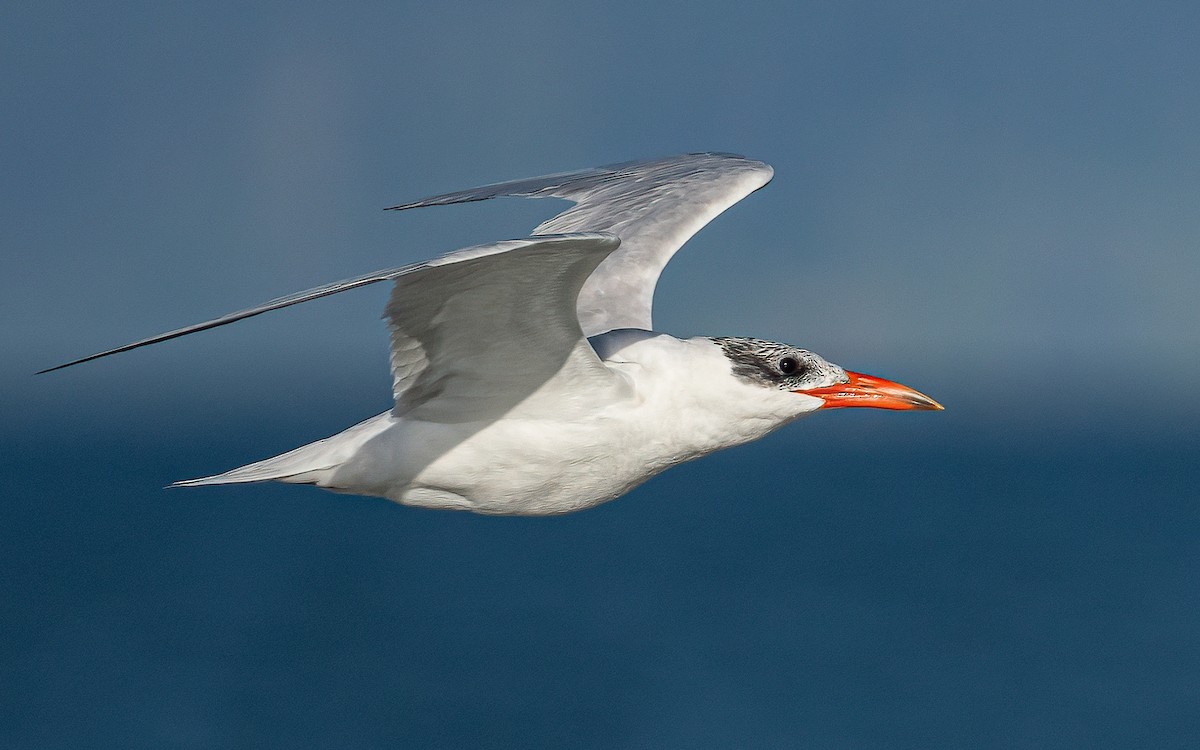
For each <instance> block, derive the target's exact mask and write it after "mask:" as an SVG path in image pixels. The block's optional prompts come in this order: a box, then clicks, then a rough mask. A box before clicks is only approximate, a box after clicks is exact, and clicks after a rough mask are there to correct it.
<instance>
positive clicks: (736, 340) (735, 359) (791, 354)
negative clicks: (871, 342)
mask: <svg viewBox="0 0 1200 750" xmlns="http://www.w3.org/2000/svg"><path fill="white" fill-rule="evenodd" d="M713 341H714V342H716V343H717V344H718V345H719V346H720V347H721V348H722V349H723V350H724V351H725V356H726V357H727V358H728V359H729V362H730V368H731V369H732V370H733V374H734V375H736V376H738V377H740V378H743V379H745V380H748V381H750V382H752V383H758V384H760V385H765V386H771V387H775V388H779V389H780V390H785V391H797V390H804V389H805V388H812V387H815V386H817V385H822V384H825V383H828V382H836V381H837V380H841V381H843V382H844V381H845V374H844V373H843V372H841V371H840V369H839V368H837V367H836V366H834V365H831V364H829V363H828V362H826V361H825V360H823V359H821V358H820V357H818V356H817V355H816V354H813V353H812V352H810V351H808V350H806V349H800V348H797V347H795V346H791V345H790V344H780V343H778V342H775V341H763V340H762V339H751V338H742V337H737V336H721V337H717V338H714V339H713ZM786 358H791V359H794V360H795V362H796V368H795V369H794V370H793V371H792V372H790V373H785V372H783V369H781V368H780V363H781V362H782V361H783V360H784V359H786Z"/></svg>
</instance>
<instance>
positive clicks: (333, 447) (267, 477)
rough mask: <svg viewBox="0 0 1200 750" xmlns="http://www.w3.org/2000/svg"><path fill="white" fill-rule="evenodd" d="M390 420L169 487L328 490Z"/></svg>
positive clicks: (383, 418)
mask: <svg viewBox="0 0 1200 750" xmlns="http://www.w3.org/2000/svg"><path fill="white" fill-rule="evenodd" d="M390 416H391V414H390V412H384V413H383V414H380V415H378V416H375V417H372V418H370V419H368V420H366V421H365V422H360V423H358V424H356V425H355V426H353V427H351V428H350V429H348V430H345V431H343V432H339V433H338V434H337V435H334V436H332V437H327V438H325V439H324V440H318V441H316V442H315V443H309V444H308V445H302V446H300V447H299V448H296V449H294V450H290V451H288V452H287V453H283V454H280V455H278V456H275V457H273V458H268V459H265V460H263V461H256V462H254V463H252V464H246V465H245V466H239V467H238V468H236V469H230V470H229V471H226V472H224V473H223V474H214V475H212V476H208V477H199V478H197V479H184V480H182V481H179V482H174V483H172V484H171V485H170V486H171V487H203V486H206V485H213V484H243V483H246V482H268V481H276V482H287V483H289V484H316V485H320V486H328V480H329V478H330V476H331V475H332V474H333V472H334V471H335V470H336V469H337V468H338V467H339V466H341V465H342V464H343V463H345V462H346V461H347V460H348V459H349V458H350V457H351V456H353V455H354V453H355V452H356V451H357V450H358V448H359V447H360V446H361V445H362V444H363V443H365V442H366V441H367V440H370V439H371V438H372V437H374V436H375V435H377V434H379V433H380V432H381V431H383V429H384V428H386V427H387V426H388V423H389V418H390Z"/></svg>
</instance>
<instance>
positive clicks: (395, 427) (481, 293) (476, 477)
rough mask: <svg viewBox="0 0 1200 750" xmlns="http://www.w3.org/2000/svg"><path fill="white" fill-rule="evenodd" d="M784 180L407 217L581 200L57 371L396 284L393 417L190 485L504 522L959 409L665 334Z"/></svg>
mask: <svg viewBox="0 0 1200 750" xmlns="http://www.w3.org/2000/svg"><path fill="white" fill-rule="evenodd" d="M772 174H773V171H772V169H771V167H769V166H768V165H766V164H764V163H762V162H759V161H753V160H750V159H746V158H743V157H740V156H734V155H731V154H716V153H704V154H686V155H683V156H675V157H670V158H666V159H657V160H647V161H633V162H627V163H623V164H615V165H611V166H606V167H598V168H594V169H585V170H581V171H577V172H566V173H562V174H555V175H548V176H544V177H534V178H530V179H525V180H516V181H512V182H502V183H497V184H494V185H487V186H484V187H480V188H474V189H470V190H463V191H459V192H454V193H447V194H444V195H438V196H435V197H432V198H426V199H425V200H421V201H416V202H414V203H406V204H403V205H399V206H393V207H392V209H391V210H404V209H411V208H418V207H422V206H444V205H449V204H454V203H467V202H471V201H481V200H487V199H489V198H495V197H498V196H523V197H537V198H540V197H554V198H563V199H566V200H568V201H572V202H573V203H574V205H572V206H571V207H570V208H568V209H567V210H566V211H563V212H562V213H560V214H558V215H557V216H555V217H553V218H551V219H549V220H547V221H546V222H544V223H542V224H541V225H540V226H538V227H537V228H536V229H535V230H534V232H533V234H532V235H531V236H530V237H528V238H525V239H519V240H510V241H506V242H495V243H491V244H486V245H478V246H475V247H469V248H465V249H462V250H457V251H454V252H451V253H449V254H446V255H443V256H441V257H439V258H435V259H433V260H429V261H426V262H423V263H416V264H413V265H409V266H403V267H400V268H392V269H387V270H383V271H378V272H376V273H371V274H366V275H364V276H358V277H356V278H352V279H346V280H344V281H339V282H335V283H332V284H326V285H324V286H320V287H317V288H314V289H309V290H306V291H303V292H297V293H295V294H290V295H287V296H285V297H280V298H278V299H275V300H272V301H270V302H266V303H264V304H262V305H258V306H256V307H251V308H248V309H246V310H241V311H239V312H235V313H230V314H228V315H224V316H222V317H219V318H215V319H213V320H209V321H207V322H204V323H199V324H196V325H192V326H187V327H185V328H180V329H177V330H174V331H169V332H167V333H163V334H160V335H157V336H152V337H150V338H146V339H142V340H140V341H136V342H134V343H131V344H127V345H125V346H121V347H117V348H115V349H110V350H108V351H104V352H100V353H99V354H93V355H91V356H88V357H83V358H81V359H77V360H74V361H72V362H68V363H66V364H62V365H58V366H57V367H52V368H49V369H48V370H43V371H42V372H49V371H51V370H58V369H61V368H64V367H69V366H71V365H76V364H80V363H82V362H87V361H89V360H93V359H97V358H99V357H105V356H108V355H110V354H116V353H118V352H124V351H128V350H130V349H136V348H138V347H141V346H147V345H149V344H154V343H157V342H160V341H166V340H167V339H172V338H176V337H178V336H184V335H186V334H190V333H195V332H197V331H202V330H206V329H209V328H215V327H217V326H222V325H226V324H228V323H233V322H235V321H238V320H242V319H244V318H248V317H251V316H253V315H259V314H261V313H264V312H268V311H270V310H276V309H279V308H281V307H287V306H289V305H295V304H299V303H301V302H307V301H309V300H313V299H317V298H319V297H326V296H328V295H331V294H337V293H339V292H344V291H347V290H349V289H355V288H357V287H361V286H365V285H367V284H374V283H377V282H381V281H390V282H392V283H393V284H394V287H393V289H392V292H391V296H390V298H389V301H388V303H387V307H386V310H385V314H384V317H385V319H386V320H387V323H388V327H389V328H390V331H391V368H392V375H393V387H392V391H393V396H394V404H393V406H392V408H391V409H390V410H388V411H386V412H384V413H383V414H380V415H378V416H375V417H372V418H370V419H368V420H366V421H364V422H360V423H359V424H357V425H354V426H353V427H350V428H349V429H347V430H345V431H343V432H340V433H338V434H336V435H333V436H332V437H328V438H325V439H324V440H318V441H317V442H315V443H310V444H308V445H304V446H301V447H299V448H296V449H295V450H292V451H289V452H287V453H284V454H282V455H279V456H275V457H274V458H268V459H266V460H263V461H258V462H256V463H252V464H248V465H246V466H242V467H240V468H236V469H233V470H231V471H227V472H225V473H223V474H217V475H214V476H209V477H202V478H199V479H189V480H185V481H181V482H176V483H175V484H174V485H172V486H179V487H195V486H200V485H219V484H234V483H241V482H260V481H267V480H274V481H279V482H288V483H294V484H311V485H316V486H318V487H323V488H325V489H329V490H333V491H335V492H343V493H351V494H359V495H374V496H380V497H385V498H388V499H390V500H393V501H396V502H398V503H403V504H405V505H414V506H421V507H427V508H446V509H455V510H468V511H473V512H476V513H487V514H497V515H548V514H557V513H569V512H572V511H577V510H582V509H584V508H589V507H592V506H595V505H598V504H600V503H603V502H606V501H608V500H612V499H614V498H617V497H620V496H621V495H623V494H625V493H626V492H629V491H630V490H631V489H633V488H634V487H636V486H638V485H639V484H641V483H642V482H644V481H646V480H647V479H649V478H650V477H652V476H654V475H655V474H658V473H659V472H662V471H664V470H665V469H668V468H670V467H672V466H675V465H677V464H681V463H684V462H686V461H691V460H693V459H696V458H699V457H701V456H704V455H706V454H708V453H712V452H713V451H717V450H720V449H722V448H728V447H731V446H735V445H741V444H743V443H747V442H750V441H752V440H756V439H758V438H761V437H763V436H764V435H767V434H768V433H770V432H772V431H774V430H776V429H778V428H780V427H782V426H783V425H785V424H788V423H789V422H792V421H794V420H796V419H799V418H800V417H803V416H806V415H808V414H811V413H813V412H815V411H817V410H819V409H836V408H843V407H873V408H878V409H895V410H912V409H918V410H937V409H941V408H942V407H941V405H939V404H938V403H937V402H936V401H934V400H933V399H931V398H929V397H928V396H925V395H923V394H921V393H918V392H917V391H915V390H913V389H911V388H908V387H906V386H903V385H900V384H898V383H893V382H891V381H889V380H884V379H882V378H876V377H871V376H869V375H863V374H861V373H856V372H851V371H849V370H844V369H842V368H841V367H839V366H838V365H835V364H833V363H831V362H828V361H826V360H825V359H823V358H822V357H820V356H818V355H817V354H814V353H813V352H811V351H808V350H805V349H801V348H799V347H796V346H792V345H790V344H781V343H776V342H773V341H763V340H760V339H754V338H740V337H705V336H698V337H695V338H689V339H679V338H675V337H673V336H670V335H668V334H666V333H660V332H657V331H655V330H654V328H653V325H652V323H651V314H650V312H651V302H652V298H653V295H654V287H655V284H656V283H657V281H658V276H659V274H660V273H661V272H662V270H663V267H664V266H666V264H667V261H669V260H670V259H671V256H672V255H674V254H675V251H676V250H678V249H679V248H680V246H681V245H683V243H684V242H686V241H687V240H688V238H689V237H691V236H692V235H693V234H695V233H696V232H697V231H699V230H700V229H701V228H702V227H703V226H704V225H705V224H707V223H708V222H709V221H711V220H712V219H713V218H715V217H716V216H717V215H718V214H720V213H721V212H723V211H724V210H725V209H727V208H729V207H730V206H732V205H733V204H734V203H736V202H738V201H739V200H741V199H742V198H744V197H746V196H747V195H749V194H750V193H752V192H754V191H755V190H758V189H759V188H761V187H763V186H764V185H766V184H767V183H768V182H769V181H770V179H771V177H772Z"/></svg>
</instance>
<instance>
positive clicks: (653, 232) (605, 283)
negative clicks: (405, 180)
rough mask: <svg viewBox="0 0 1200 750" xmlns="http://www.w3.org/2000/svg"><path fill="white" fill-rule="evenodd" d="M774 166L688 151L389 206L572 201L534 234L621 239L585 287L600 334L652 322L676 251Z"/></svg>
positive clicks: (584, 314)
mask: <svg viewBox="0 0 1200 750" xmlns="http://www.w3.org/2000/svg"><path fill="white" fill-rule="evenodd" d="M773 174H774V173H773V171H772V170H771V167H769V166H767V165H766V164H764V163H762V162H760V161H752V160H750V159H746V158H743V157H741V156H735V155H733V154H686V155H683V156H674V157H670V158H667V159H656V160H651V161H632V162H626V163H624V164H613V165H610V166H607V167H597V168H595V169H585V170H581V171H578V172H564V173H562V174H555V175H547V176H545V177H533V178H530V179H525V180H515V181H512V182H501V183H497V184H494V185H487V186H484V187H479V188H474V189H471V190H462V191H459V192H454V193H446V194H444V195H438V196H434V197H432V198H426V199H424V200H421V201H417V202H415V203H405V204H402V205H399V206H392V207H391V209H389V210H402V209H407V208H419V207H423V206H445V205H449V204H452V203H467V202H471V201H482V200H487V199H489V198H495V197H498V196H506V195H511V196H523V197H532V198H544V197H553V198H565V199H567V200H570V201H574V202H575V205H574V206H572V207H571V208H568V209H567V210H566V211H564V212H562V213H561V214H558V215H557V216H555V217H554V218H552V219H550V220H549V221H546V222H544V223H542V224H541V225H540V226H538V227H537V229H535V230H534V234H535V235H544V234H559V233H566V232H605V233H608V234H613V235H616V236H617V237H619V238H620V239H621V247H620V249H619V250H617V251H616V252H614V253H613V254H612V255H610V256H609V257H608V259H607V260H605V261H604V262H603V263H601V264H600V267H599V268H597V269H596V272H595V273H593V274H592V276H591V277H590V278H589V279H588V280H587V283H586V284H584V287H583V290H582V291H581V292H580V294H579V302H578V306H577V312H578V315H579V321H580V324H581V325H582V327H583V331H584V333H585V334H587V335H588V336H594V335H596V334H599V333H603V332H605V331H609V330H612V329H615V328H642V329H646V330H652V329H653V323H652V319H651V306H652V303H653V299H654V287H655V285H656V284H657V283H658V277H659V274H660V273H662V269H663V268H664V267H665V266H666V265H667V262H668V261H669V260H670V259H671V256H672V255H674V254H675V251H677V250H678V249H679V248H680V247H681V246H682V245H683V243H684V242H686V241H687V240H688V238H689V237H691V236H692V235H693V234H695V233H696V232H698V231H699V230H700V229H701V228H702V227H703V226H704V225H705V224H707V223H708V222H710V221H712V219H714V218H715V217H716V216H717V215H719V214H720V213H721V212H722V211H724V210H725V209H727V208H729V207H730V206H732V205H733V204H734V203H737V202H738V201H740V200H741V199H742V198H744V197H746V196H747V195H749V194H750V193H752V192H754V191H755V190H758V189H759V188H761V187H762V186H764V185H766V184H767V183H768V182H770V180H771V176H772V175H773Z"/></svg>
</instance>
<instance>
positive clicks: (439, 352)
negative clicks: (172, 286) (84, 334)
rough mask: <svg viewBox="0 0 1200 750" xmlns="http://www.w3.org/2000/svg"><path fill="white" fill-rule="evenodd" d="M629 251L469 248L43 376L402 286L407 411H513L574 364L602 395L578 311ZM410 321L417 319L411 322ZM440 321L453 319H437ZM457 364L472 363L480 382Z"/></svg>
mask: <svg viewBox="0 0 1200 750" xmlns="http://www.w3.org/2000/svg"><path fill="white" fill-rule="evenodd" d="M619 245H620V240H618V239H617V238H615V237H613V236H611V235H599V234H576V235H568V236H561V237H558V236H545V237H537V238H529V239H524V240H513V241H511V242H497V243H492V244H489V245H480V246H477V247H471V248H466V249H464V250H458V251H455V252H452V253H449V254H447V255H443V256H442V257H440V258H435V259H433V260H430V261H425V262H423V263H416V264H412V265H408V266H401V267H398V268H389V269H384V270H381V271H375V272H374V273H369V274H364V275H362V276H356V277H354V278H352V279H346V280H344V281H337V282H334V283H332V284H325V285H322V286H319V287H315V288H313V289H308V290H305V291H303V292H296V293H294V294H289V295H287V296H284V297H279V298H277V299H273V300H271V301H270V302H265V303H263V304H261V305H256V306H255V307H250V308H247V309H245V310H239V311H238V312H234V313H229V314H228V315H222V316H221V317H218V318H213V319H212V320H208V321H205V322H203V323H197V324H195V325H190V326H185V327H183V328H177V329H175V330H173V331H168V332H167V333H161V334H158V335H157V336H150V337H148V338H144V339H141V340H139V341H135V342H133V343H131V344H126V345H124V346H118V347H116V348H114V349H108V350H107V351H103V352H100V353H98V354H92V355H89V356H87V357H81V358H79V359H76V360H72V361H70V362H67V363H65V364H61V365H57V366H55V367H50V368H47V369H45V370H42V371H41V372H51V371H53V370H60V369H62V368H64V367H70V366H71V365H77V364H80V363H83V362H89V361H91V360H93V359H99V358H100V357H107V356H108V355H110V354H117V353H120V352H127V351H129V350H131V349H137V348H139V347H143V346H149V345H150V344H156V343H158V342H160V341H167V340H169V339H173V338H177V337H179V336H186V335H187V334H189V333H196V332H198V331H204V330H208V329H210V328H216V327H218V326H223V325H228V324H230V323H234V322H236V321H239V320H244V319H246V318H249V317H253V316H255V315H261V314H262V313H265V312H269V311H271V310H278V309H279V308H282V307H288V306H290V305H298V304H300V303H301V302H308V301H309V300H314V299H319V298H321V297H327V296H329V295H331V294H337V293H339V292H344V291H347V290H350V289H357V288H358V287H361V286H366V285H367V284H374V283H377V282H380V281H392V280H395V281H397V291H394V292H393V293H392V297H391V301H390V302H389V303H388V313H387V314H388V318H389V322H390V324H391V327H392V341H393V349H392V364H393V375H394V377H395V394H396V398H397V404H398V408H399V410H400V411H401V412H404V411H407V410H411V409H412V408H414V407H415V406H417V405H420V404H421V403H424V402H426V401H430V400H434V399H435V397H437V396H439V395H456V396H458V397H461V398H463V399H464V401H463V402H462V403H463V404H465V403H466V399H470V398H472V396H471V393H470V388H471V387H472V385H476V386H478V387H479V388H480V389H481V390H480V391H479V394H480V396H479V398H480V400H484V401H485V400H486V399H487V398H488V396H486V395H484V394H485V392H487V391H488V389H491V390H492V391H493V392H495V393H499V394H500V395H501V398H499V400H497V401H496V403H497V404H499V403H509V402H512V400H513V399H514V398H516V395H515V394H517V392H518V391H520V390H521V388H528V387H529V385H530V383H532V382H533V381H534V380H536V379H537V378H545V379H549V378H550V377H551V376H552V375H553V374H554V373H555V372H558V371H559V370H562V369H563V368H564V363H567V364H570V365H571V367H573V368H574V370H575V371H576V374H577V375H578V376H579V377H590V378H593V379H594V380H596V381H597V382H596V383H594V385H596V386H597V387H600V386H602V385H604V384H605V383H609V380H610V379H611V373H609V372H608V369H607V368H606V367H604V365H603V364H602V363H601V362H600V360H599V358H598V357H597V356H596V354H595V352H594V351H592V349H591V347H590V346H588V345H587V340H586V339H585V338H584V337H583V333H582V332H581V331H580V329H579V321H578V319H576V317H575V315H574V305H575V299H576V297H577V296H578V293H579V288H580V287H581V286H582V285H583V283H584V281H585V280H586V278H587V276H588V275H589V274H591V273H592V271H594V270H595V268H596V266H597V265H598V264H599V263H600V262H601V261H603V260H604V258H606V257H607V256H608V255H609V254H610V253H612V251H613V250H615V249H616V248H617V247H618V246H619ZM400 290H403V291H400ZM406 295H411V299H409V298H408V297H407V296H406ZM409 315H412V316H413V319H412V320H407V319H406V316H409ZM438 315H442V316H443V319H439V320H434V318H435V317H436V316H438ZM451 319H453V320H454V321H458V323H457V325H456V324H452V323H451V322H447V321H450V320H451ZM483 354H487V355H488V356H489V357H494V359H489V360H487V361H484V360H483V359H480V358H479V357H480V355H483ZM456 358H461V362H462V363H465V362H470V363H471V367H470V370H471V372H470V377H467V372H466V371H465V370H462V369H461V368H462V365H461V364H459V363H456V361H455V360H456ZM498 363H503V365H502V366H499V365H498ZM556 368H557V369H556ZM568 369H570V368H568ZM601 380H603V381H604V383H601V382H600V381H601ZM609 384H610V383H609ZM584 390H585V392H586V389H584ZM493 395H494V394H493ZM525 395H529V394H528V393H526V394H525ZM505 399H507V400H505ZM401 403H402V404H403V405H402V406H400V404H401ZM510 406H511V403H510ZM496 408H499V407H496ZM484 411H485V410H484V409H483V408H482V407H481V408H480V409H479V410H477V411H475V412H471V409H470V408H467V407H465V406H464V409H463V412H462V413H463V414H466V413H475V414H482V413H483V412H484ZM447 413H448V412H447Z"/></svg>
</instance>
